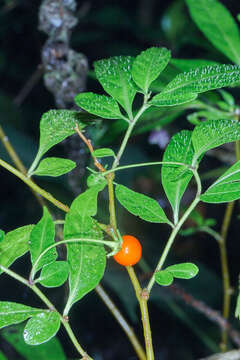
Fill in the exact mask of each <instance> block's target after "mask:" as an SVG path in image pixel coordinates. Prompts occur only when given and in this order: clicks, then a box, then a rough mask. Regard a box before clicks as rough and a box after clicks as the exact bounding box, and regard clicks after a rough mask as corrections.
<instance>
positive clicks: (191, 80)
mask: <svg viewBox="0 0 240 360" xmlns="http://www.w3.org/2000/svg"><path fill="white" fill-rule="evenodd" d="M239 82H240V66H238V65H225V64H223V65H212V66H203V67H199V68H196V69H192V70H190V71H188V72H183V73H180V74H178V75H177V76H176V77H175V78H174V79H173V80H172V81H171V82H170V83H168V84H167V86H166V87H165V88H164V89H163V91H162V92H161V93H160V94H159V95H161V96H163V95H164V94H169V95H170V94H172V95H173V96H175V95H174V94H182V95H183V94H189V93H190V94H191V95H192V96H193V94H194V93H196V94H199V93H203V92H205V91H209V90H214V89H218V88H222V87H224V86H233V85H236V84H238V83H239ZM156 96H158V95H156ZM156 96H155V97H154V98H153V99H152V101H153V100H154V99H155V98H156Z"/></svg>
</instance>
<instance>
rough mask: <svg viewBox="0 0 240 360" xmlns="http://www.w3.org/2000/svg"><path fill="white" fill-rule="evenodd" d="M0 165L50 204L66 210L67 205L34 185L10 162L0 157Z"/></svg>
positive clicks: (67, 209) (67, 208)
mask: <svg viewBox="0 0 240 360" xmlns="http://www.w3.org/2000/svg"><path fill="white" fill-rule="evenodd" d="M0 166H2V167H4V168H5V169H6V170H8V171H10V172H11V173H12V174H14V175H15V176H17V177H18V178H19V179H21V180H22V181H23V182H24V183H25V184H27V185H28V186H29V187H30V188H31V189H33V190H34V191H35V192H36V193H38V194H40V195H42V196H43V197H44V198H45V199H47V200H48V201H50V202H51V203H52V204H54V205H55V206H56V207H58V208H59V209H61V210H63V211H65V212H68V211H69V207H68V206H67V205H64V204H63V203H61V202H60V201H58V200H57V199H55V198H54V197H53V196H52V195H51V194H50V193H48V192H47V191H45V190H43V189H42V188H40V187H39V186H38V185H36V184H35V183H34V182H33V181H32V180H31V179H30V178H28V177H27V176H26V175H24V174H22V173H21V172H20V171H18V170H17V169H15V168H14V167H13V166H11V165H10V164H8V163H6V161H4V160H2V159H0Z"/></svg>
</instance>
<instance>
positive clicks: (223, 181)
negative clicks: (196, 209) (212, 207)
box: [201, 161, 240, 203]
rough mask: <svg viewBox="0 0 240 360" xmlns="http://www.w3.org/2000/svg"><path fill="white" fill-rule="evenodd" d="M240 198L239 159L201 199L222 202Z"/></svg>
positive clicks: (209, 201)
mask: <svg viewBox="0 0 240 360" xmlns="http://www.w3.org/2000/svg"><path fill="white" fill-rule="evenodd" d="M237 199H240V161H237V162H236V163H235V164H234V165H233V166H231V167H230V169H228V170H227V171H226V172H225V173H224V174H223V175H222V176H220V178H219V179H218V180H217V181H215V182H214V183H213V184H212V185H211V186H210V187H209V188H208V189H207V191H205V193H204V194H202V195H201V200H202V201H204V202H208V203H222V202H228V201H234V200H237Z"/></svg>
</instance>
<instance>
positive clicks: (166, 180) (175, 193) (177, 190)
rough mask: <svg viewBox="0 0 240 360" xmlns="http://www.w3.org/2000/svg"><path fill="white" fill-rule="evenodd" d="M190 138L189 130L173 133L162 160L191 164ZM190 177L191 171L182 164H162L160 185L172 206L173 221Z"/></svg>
mask: <svg viewBox="0 0 240 360" xmlns="http://www.w3.org/2000/svg"><path fill="white" fill-rule="evenodd" d="M191 138H192V132H191V131H189V130H182V131H180V132H179V133H177V134H175V135H174V136H173V137H172V138H171V140H170V142H169V144H168V146H167V148H166V150H165V152H164V155H163V161H172V162H181V163H184V164H188V165H191V164H192V159H193V155H194V149H193V145H192V140H191ZM182 170H183V172H182ZM181 172H182V173H181ZM179 175H182V176H179ZM191 178H192V172H191V171H190V170H186V168H185V167H184V166H176V165H163V166H162V185H163V188H164V190H165V193H166V195H167V198H168V200H169V202H170V204H171V206H172V209H173V214H174V221H175V223H176V222H177V220H178V213H179V205H180V201H181V198H182V196H183V194H184V192H185V190H186V188H187V185H188V183H189V181H190V180H191Z"/></svg>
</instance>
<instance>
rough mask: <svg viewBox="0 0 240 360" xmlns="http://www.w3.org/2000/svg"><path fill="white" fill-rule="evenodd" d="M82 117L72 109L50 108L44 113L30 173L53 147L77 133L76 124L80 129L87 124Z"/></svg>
mask: <svg viewBox="0 0 240 360" xmlns="http://www.w3.org/2000/svg"><path fill="white" fill-rule="evenodd" d="M80 117H81V115H80V113H78V112H77V111H72V110H50V111H48V112H46V113H45V114H43V116H42V118H41V121H40V141H39V149H38V153H37V155H36V158H35V160H34V161H33V163H32V165H31V167H30V169H29V171H28V174H29V175H31V174H32V173H33V171H34V170H35V169H36V167H37V165H38V162H39V160H40V159H41V157H42V156H43V155H44V154H45V153H46V152H47V151H48V150H49V149H51V147H53V146H54V145H56V144H58V143H60V142H61V141H63V140H64V139H66V138H67V137H68V136H70V135H73V134H74V133H75V127H76V124H78V126H79V128H80V130H81V129H83V128H84V127H85V126H86V124H84V123H82V122H81V121H80V120H79V119H80Z"/></svg>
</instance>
